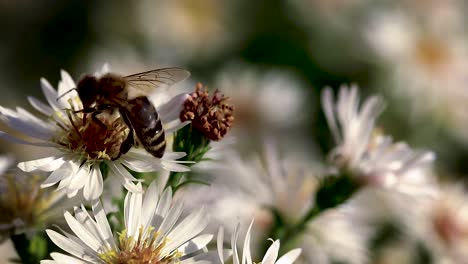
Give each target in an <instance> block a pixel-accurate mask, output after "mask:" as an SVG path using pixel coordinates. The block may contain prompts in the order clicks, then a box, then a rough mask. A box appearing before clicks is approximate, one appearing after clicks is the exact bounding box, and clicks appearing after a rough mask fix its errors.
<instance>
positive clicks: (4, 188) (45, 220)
mask: <svg viewBox="0 0 468 264" xmlns="http://www.w3.org/2000/svg"><path fill="white" fill-rule="evenodd" d="M45 178H46V173H45V172H39V171H36V172H30V173H26V172H23V171H21V170H20V169H18V168H16V169H12V170H9V171H8V172H6V173H5V174H4V175H2V176H0V211H1V212H2V213H1V214H0V241H1V240H3V239H4V238H8V237H9V236H11V235H18V234H22V233H26V235H32V234H34V233H35V232H36V231H42V230H44V229H45V228H46V227H50V226H52V225H53V224H60V225H62V224H63V223H64V221H63V211H64V210H67V209H69V208H72V207H73V206H74V205H76V204H78V201H79V197H78V196H77V197H75V199H63V198H64V197H65V196H66V193H65V192H64V190H61V191H53V190H50V189H42V188H41V186H40V184H41V182H43V181H44V179H45Z"/></svg>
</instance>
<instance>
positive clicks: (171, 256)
mask: <svg viewBox="0 0 468 264" xmlns="http://www.w3.org/2000/svg"><path fill="white" fill-rule="evenodd" d="M182 210H183V205H182V203H180V202H176V201H173V200H172V190H171V189H170V188H167V189H166V190H164V191H162V188H161V187H160V186H158V185H157V184H156V181H155V182H153V183H152V184H151V185H150V186H149V188H148V190H147V191H146V194H145V195H143V194H142V193H131V192H129V193H128V194H127V196H126V197H125V204H124V218H125V229H124V230H111V227H110V225H109V222H108V220H107V218H106V213H105V211H104V209H103V207H102V205H101V203H100V202H99V201H94V202H93V204H92V212H93V214H92V215H93V216H91V215H90V214H88V212H87V211H86V209H85V208H84V207H83V206H82V207H81V208H75V215H74V216H73V215H72V214H71V213H70V212H65V214H64V216H65V219H66V221H67V223H68V225H69V227H70V229H71V230H72V231H73V233H74V234H69V233H67V232H65V231H63V234H60V233H59V232H56V231H53V230H50V229H48V230H46V232H47V234H48V235H49V237H50V239H51V240H52V241H53V242H54V243H55V244H56V245H57V246H59V247H60V248H62V249H63V250H65V251H66V252H67V253H68V254H70V256H67V255H64V254H60V253H52V254H51V257H52V258H53V259H54V260H44V261H42V262H41V263H64V262H63V261H65V260H66V263H109V264H114V263H179V261H180V263H210V262H214V261H217V258H218V254H217V253H216V252H204V249H205V246H206V245H207V244H208V243H209V242H210V240H211V239H212V237H213V235H203V234H202V235H200V233H201V232H202V231H203V229H204V228H205V226H206V225H207V221H208V217H207V214H206V210H204V209H203V208H202V209H199V210H197V211H195V212H193V213H191V214H190V215H188V216H186V217H185V218H184V219H182V220H180V219H179V217H180V215H181V214H182ZM115 236H116V237H118V238H117V241H116V240H115V239H114V237H115Z"/></svg>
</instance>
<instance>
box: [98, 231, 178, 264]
mask: <svg viewBox="0 0 468 264" xmlns="http://www.w3.org/2000/svg"><path fill="white" fill-rule="evenodd" d="M158 237H159V233H158V232H155V231H154V230H149V231H147V233H146V235H145V232H144V230H143V228H140V232H139V235H138V238H137V239H136V240H135V238H133V237H128V236H127V232H126V230H124V231H123V232H122V233H121V234H120V235H119V245H118V247H119V250H118V251H116V250H109V251H107V252H105V253H103V254H101V255H100V258H101V259H102V260H103V261H104V262H105V263H106V264H124V263H125V264H169V263H177V262H179V258H180V253H179V252H178V251H175V252H173V253H170V254H166V253H165V252H163V249H164V247H165V246H166V243H167V238H164V239H163V241H159V238H158Z"/></svg>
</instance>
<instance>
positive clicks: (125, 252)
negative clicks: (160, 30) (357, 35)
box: [0, 68, 468, 264]
mask: <svg viewBox="0 0 468 264" xmlns="http://www.w3.org/2000/svg"><path fill="white" fill-rule="evenodd" d="M174 69H176V68H174ZM103 72H104V70H103ZM168 72H170V71H168ZM102 76H103V73H102V72H100V73H96V74H95V75H93V77H91V78H95V79H96V80H99V78H101V77H102ZM105 76H111V75H105ZM169 77H170V76H164V77H161V76H156V77H155V78H156V79H157V78H163V80H166V79H164V78H169ZM85 78H88V77H85ZM106 78H107V77H106ZM109 78H110V77H109ZM175 79H177V78H175ZM137 81H142V80H141V79H138V80H137ZM171 81H174V79H171ZM97 83H98V82H97ZM117 83H118V82H117ZM151 84H152V85H154V83H151ZM80 85H83V82H79V84H78V87H77V85H76V84H75V82H74V81H73V80H72V78H71V77H70V76H69V75H68V74H67V73H66V72H64V71H62V80H61V81H60V82H59V84H58V89H57V90H55V89H54V88H53V87H52V86H51V85H50V84H49V83H48V82H47V81H45V80H44V79H43V80H41V87H42V90H43V92H44V94H45V96H46V99H47V101H48V105H47V104H45V103H42V102H41V101H40V100H38V99H35V98H33V97H30V98H29V102H30V103H31V105H32V106H33V108H35V109H36V110H37V111H38V112H39V113H40V114H41V115H42V116H41V118H39V117H36V116H35V115H33V114H31V113H29V112H28V111H26V110H24V109H22V108H19V107H18V108H16V109H15V110H12V109H8V108H5V107H0V119H1V120H2V121H3V122H4V123H5V124H6V125H8V126H9V127H10V128H12V129H14V130H16V131H17V132H19V135H17V134H14V133H6V132H0V135H1V136H2V137H3V138H4V139H7V140H10V141H13V142H14V143H21V144H29V145H33V146H37V147H41V148H45V147H48V148H53V149H55V153H54V154H48V153H43V156H44V157H42V158H39V159H36V160H32V161H22V162H19V163H18V165H17V168H14V169H13V168H11V164H13V161H12V158H11V157H9V156H4V157H3V158H0V174H1V175H2V177H1V178H0V191H1V192H0V209H1V210H2V215H1V216H0V232H1V238H2V240H6V239H8V238H9V239H11V241H12V242H13V243H14V245H15V249H16V250H17V253H18V256H19V258H21V261H23V262H25V263H31V262H32V263H35V262H39V261H41V263H44V264H45V263H106V264H107V263H108V264H116V263H130V264H140V263H148V264H150V263H154V264H156V263H159V264H174V263H187V264H189V263H220V264H224V263H229V261H230V260H229V259H231V261H232V262H233V263H247V264H248V263H254V262H253V260H254V259H259V260H260V259H261V263H263V264H275V263H277V264H289V263H294V262H305V263H324V264H328V263H336V262H340V263H341V262H348V263H353V264H354V263H355V264H360V263H367V262H369V261H371V260H372V259H374V260H379V259H384V258H385V256H384V255H385V254H384V253H382V252H385V249H386V248H387V247H388V245H389V244H392V243H396V242H394V241H393V240H395V239H396V240H397V241H398V239H399V238H392V237H391V236H389V235H388V232H389V231H388V230H387V229H386V228H389V229H390V230H393V229H397V230H398V232H400V233H401V234H404V235H406V236H408V237H410V238H411V239H407V240H405V243H406V244H407V245H408V247H414V248H419V250H421V251H424V252H426V251H427V252H430V253H431V254H433V255H434V256H435V257H437V260H439V258H440V260H441V261H442V260H449V261H453V263H459V262H462V261H463V260H464V259H466V258H467V257H468V255H466V249H467V247H466V241H468V240H467V234H468V224H467V223H468V219H466V216H465V213H466V212H465V211H466V210H465V208H464V206H463V204H464V203H465V201H466V199H468V198H467V195H466V194H465V192H464V191H463V190H462V189H461V188H457V187H447V186H450V185H448V184H439V183H438V182H437V180H436V177H435V174H436V171H435V170H434V169H433V163H434V160H435V154H434V153H433V152H432V151H423V150H415V149H412V148H411V147H410V146H409V145H408V144H407V143H405V142H394V141H393V139H392V137H390V136H388V135H384V134H383V132H382V131H383V130H382V129H380V128H377V127H376V126H377V119H378V117H379V115H380V114H381V113H382V112H383V110H384V103H383V99H382V98H381V97H378V96H370V97H369V98H367V99H364V100H363V101H362V104H361V103H360V98H359V88H358V87H357V85H352V86H345V85H344V86H342V87H340V88H339V90H338V92H337V94H338V95H337V99H336V100H335V99H334V92H333V90H332V88H329V87H327V88H325V89H323V91H322V96H321V103H322V108H323V114H324V116H325V119H326V121H327V124H328V127H329V130H330V132H331V138H333V140H334V142H335V144H336V145H335V146H334V147H332V148H331V150H330V151H329V153H328V155H327V156H328V159H326V158H323V159H322V160H321V159H318V158H317V157H316V156H314V155H313V154H312V153H300V154H299V155H298V153H297V152H295V151H294V150H293V151H284V149H285V148H284V146H281V145H280V144H279V143H278V142H276V141H275V139H274V138H273V137H270V138H268V140H266V141H265V143H264V144H263V145H264V149H263V151H262V152H260V153H258V154H257V155H246V154H244V153H243V152H242V151H241V150H236V149H235V146H233V145H229V144H225V142H227V141H223V142H218V141H221V139H223V138H224V137H225V136H226V134H227V133H228V132H229V131H230V129H231V127H232V125H233V120H234V107H233V106H232V105H231V104H230V103H229V97H224V95H222V94H221V93H220V92H219V91H218V90H216V91H215V92H214V93H213V94H212V95H210V93H209V92H208V90H207V88H206V87H204V86H203V85H202V84H200V83H198V84H196V86H195V91H194V92H192V93H190V94H189V93H181V94H176V95H174V96H168V94H165V97H164V98H165V100H161V97H158V96H156V97H158V98H159V101H157V100H153V99H152V98H153V97H154V95H150V94H148V96H147V97H145V98H144V102H146V103H142V104H141V105H138V103H137V102H142V101H138V100H140V99H142V97H135V98H132V99H131V98H130V96H129V98H127V101H125V100H123V99H122V98H120V97H118V98H119V99H111V98H106V99H100V100H101V101H105V102H106V103H105V104H104V103H102V104H100V102H101V101H98V100H97V99H96V100H95V101H94V102H92V103H91V104H90V103H89V102H87V103H86V104H85V105H87V107H86V108H83V103H82V101H81V98H80V96H83V90H80V89H82V86H80ZM106 85H107V83H106ZM126 85H127V86H124V89H138V88H135V87H131V86H130V84H126ZM140 85H141V84H140ZM145 85H146V84H145ZM88 88H89V87H88ZM93 88H95V89H100V88H101V87H99V86H98V85H96V87H93ZM106 88H108V87H106ZM113 88H115V87H113ZM143 90H144V89H143ZM98 91H99V90H98ZM101 92H102V91H101ZM122 94H125V95H127V94H128V93H122ZM122 94H119V96H122ZM99 96H104V95H99ZM99 98H100V97H99ZM138 98H139V99H138ZM118 100H121V101H118ZM132 100H133V101H132ZM130 101H132V103H133V105H131V104H130V103H129V102H130ZM147 103H148V104H147ZM126 104H128V105H126ZM148 109H149V110H148ZM131 111H134V112H131ZM155 111H156V112H155ZM151 131H153V132H151ZM150 132H151V133H152V134H151V135H150V136H147V135H149V133H150ZM163 132H164V133H165V137H164V138H163V139H164V142H163V143H164V144H165V146H166V147H165V148H164V149H162V150H161V151H163V152H164V154H163V155H162V157H156V156H155V155H154V154H151V153H150V151H147V150H148V149H151V148H153V147H159V145H158V144H161V143H160V140H161V135H164V134H163ZM23 136H29V138H31V139H23V138H22V137H23ZM240 139H242V138H241V137H240ZM213 141H216V142H213ZM155 142H156V143H157V144H156V143H155ZM153 143H154V144H153ZM207 160H210V162H206V163H205V161H207ZM194 165H199V166H194ZM192 168H194V170H192ZM116 182H118V184H115V183H116ZM54 185H57V187H56V188H55V189H54V188H50V187H51V186H54ZM393 219H396V223H394V222H392V221H390V220H393ZM249 223H250V225H249ZM245 225H248V228H247V230H245V231H242V230H241V228H240V226H245ZM220 226H221V227H220ZM392 228H393V229H392ZM216 230H218V232H217V239H216V241H212V240H213V237H214V234H215V233H216ZM225 231H226V233H227V234H229V235H230V236H231V239H230V240H229V239H226V240H225V236H224V233H225ZM395 232H397V231H395ZM390 233H391V232H390ZM240 236H244V239H243V240H244V241H243V246H242V248H243V249H242V253H241V252H240V251H239V250H238V248H237V247H238V242H239V241H238V240H239V237H240ZM392 239H393V240H392ZM266 241H267V242H266ZM268 241H271V242H268ZM229 242H230V248H229V249H226V248H225V243H229ZM396 244H398V243H396ZM280 245H281V248H280ZM368 245H371V246H372V247H369V246H368ZM392 245H393V244H392ZM215 247H216V248H217V250H212V249H213V248H215ZM374 254H375V255H374ZM427 254H429V253H427ZM280 255H282V256H281V257H279V256H280ZM431 256H432V255H431Z"/></svg>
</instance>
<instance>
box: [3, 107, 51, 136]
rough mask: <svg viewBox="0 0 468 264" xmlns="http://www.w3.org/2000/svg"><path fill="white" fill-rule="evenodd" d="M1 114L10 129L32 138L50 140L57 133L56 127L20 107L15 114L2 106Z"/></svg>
mask: <svg viewBox="0 0 468 264" xmlns="http://www.w3.org/2000/svg"><path fill="white" fill-rule="evenodd" d="M0 114H1V116H0V117H1V118H2V120H3V121H4V122H5V123H6V124H7V125H8V126H9V127H11V128H12V129H14V130H16V131H18V132H20V133H23V134H25V135H28V136H30V137H33V138H39V139H44V140H48V139H50V138H51V137H52V136H53V135H54V133H55V127H53V126H51V125H50V124H49V123H48V122H46V121H44V120H41V119H39V118H37V117H35V116H33V115H32V114H31V113H29V112H27V111H26V110H24V109H22V108H19V107H18V108H17V112H15V111H13V110H10V109H7V108H4V107H1V106H0Z"/></svg>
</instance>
